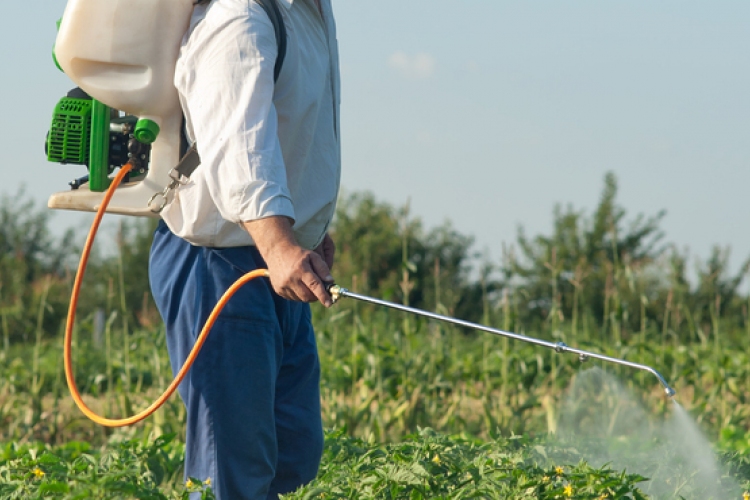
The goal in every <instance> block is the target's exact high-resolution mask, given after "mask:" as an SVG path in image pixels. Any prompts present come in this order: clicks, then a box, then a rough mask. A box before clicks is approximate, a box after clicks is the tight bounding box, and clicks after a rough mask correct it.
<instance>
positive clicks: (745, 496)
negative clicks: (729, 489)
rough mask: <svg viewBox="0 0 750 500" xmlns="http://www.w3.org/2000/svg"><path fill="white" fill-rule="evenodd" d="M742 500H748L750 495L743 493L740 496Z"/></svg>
mask: <svg viewBox="0 0 750 500" xmlns="http://www.w3.org/2000/svg"><path fill="white" fill-rule="evenodd" d="M742 500H750V493H749V492H747V491H746V492H745V493H744V494H743V495H742Z"/></svg>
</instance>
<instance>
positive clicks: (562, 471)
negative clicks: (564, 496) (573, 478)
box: [555, 465, 565, 476]
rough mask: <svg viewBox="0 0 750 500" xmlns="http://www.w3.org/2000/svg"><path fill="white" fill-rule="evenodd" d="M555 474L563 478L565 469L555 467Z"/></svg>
mask: <svg viewBox="0 0 750 500" xmlns="http://www.w3.org/2000/svg"><path fill="white" fill-rule="evenodd" d="M555 474H557V475H558V476H562V475H563V474H565V469H563V468H562V467H560V466H559V465H558V466H557V467H555Z"/></svg>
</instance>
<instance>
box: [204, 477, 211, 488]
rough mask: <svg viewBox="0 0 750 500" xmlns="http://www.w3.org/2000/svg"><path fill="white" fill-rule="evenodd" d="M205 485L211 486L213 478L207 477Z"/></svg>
mask: <svg viewBox="0 0 750 500" xmlns="http://www.w3.org/2000/svg"><path fill="white" fill-rule="evenodd" d="M203 484H205V485H206V486H211V478H210V477H207V478H206V480H205V481H204V482H203Z"/></svg>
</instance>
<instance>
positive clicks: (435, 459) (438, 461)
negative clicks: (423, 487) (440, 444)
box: [432, 455, 440, 465]
mask: <svg viewBox="0 0 750 500" xmlns="http://www.w3.org/2000/svg"><path fill="white" fill-rule="evenodd" d="M432 463H433V464H437V465H440V455H435V456H434V457H432Z"/></svg>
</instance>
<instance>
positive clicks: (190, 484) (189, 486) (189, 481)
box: [185, 479, 195, 488]
mask: <svg viewBox="0 0 750 500" xmlns="http://www.w3.org/2000/svg"><path fill="white" fill-rule="evenodd" d="M185 486H187V487H188V488H192V487H193V486H195V483H193V481H192V480H190V479H188V480H187V482H186V483H185Z"/></svg>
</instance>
